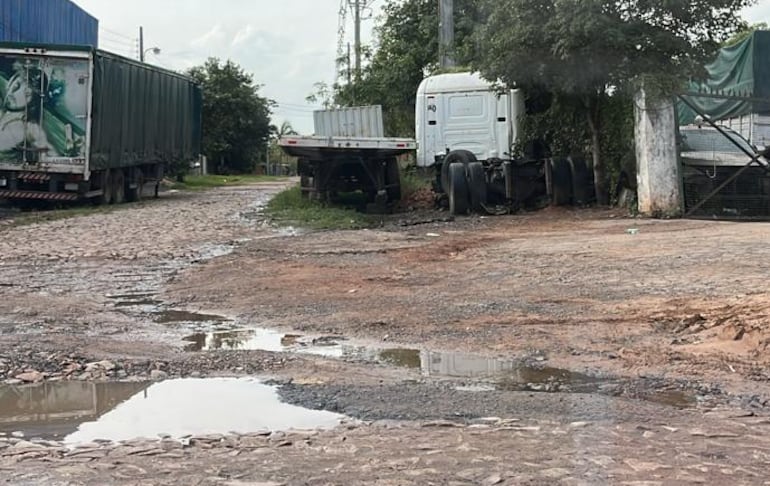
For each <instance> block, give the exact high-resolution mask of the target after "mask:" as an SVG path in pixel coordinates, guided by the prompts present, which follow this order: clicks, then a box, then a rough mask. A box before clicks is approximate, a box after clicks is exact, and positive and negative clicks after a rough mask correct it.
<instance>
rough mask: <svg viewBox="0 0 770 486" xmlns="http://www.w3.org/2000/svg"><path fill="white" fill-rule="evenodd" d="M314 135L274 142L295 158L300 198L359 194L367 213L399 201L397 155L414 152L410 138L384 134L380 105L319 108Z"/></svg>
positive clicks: (324, 198)
mask: <svg viewBox="0 0 770 486" xmlns="http://www.w3.org/2000/svg"><path fill="white" fill-rule="evenodd" d="M314 121H315V133H314V134H313V135H311V136H300V135H290V136H286V137H283V138H281V140H279V142H278V143H279V145H280V147H281V148H282V149H283V150H284V152H286V153H287V154H288V155H290V156H292V157H297V159H298V161H297V172H298V173H299V176H300V181H301V184H300V187H301V191H302V194H303V196H304V197H307V198H311V199H317V200H321V201H326V200H329V199H331V198H333V197H334V195H335V194H339V193H344V192H362V193H363V194H364V195H366V201H367V209H368V210H369V212H378V213H380V212H384V211H386V210H388V209H389V208H391V207H392V205H393V203H395V202H397V201H399V200H400V199H401V177H400V169H399V160H398V158H399V156H401V155H404V154H408V153H414V151H415V149H416V143H415V141H414V140H413V139H406V138H389V137H385V136H384V131H383V122H382V107H380V106H361V107H351V108H341V109H335V110H319V111H316V112H315V114H314Z"/></svg>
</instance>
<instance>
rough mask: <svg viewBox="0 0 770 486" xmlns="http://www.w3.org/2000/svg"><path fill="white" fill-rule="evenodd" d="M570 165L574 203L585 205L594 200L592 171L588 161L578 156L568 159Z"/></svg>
mask: <svg viewBox="0 0 770 486" xmlns="http://www.w3.org/2000/svg"><path fill="white" fill-rule="evenodd" d="M567 161H568V163H569V165H570V173H571V175H572V204H574V205H575V206H585V205H586V204H590V203H591V201H592V200H593V197H592V192H593V191H592V189H593V184H592V183H591V177H592V176H591V172H590V171H589V170H588V164H586V161H585V160H584V159H581V158H577V157H574V158H573V157H570V158H568V159H567Z"/></svg>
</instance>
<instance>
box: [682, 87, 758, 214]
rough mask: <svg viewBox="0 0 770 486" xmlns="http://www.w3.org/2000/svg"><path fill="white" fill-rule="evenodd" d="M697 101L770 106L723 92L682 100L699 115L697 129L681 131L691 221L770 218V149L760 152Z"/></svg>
mask: <svg viewBox="0 0 770 486" xmlns="http://www.w3.org/2000/svg"><path fill="white" fill-rule="evenodd" d="M692 98H712V99H716V100H733V101H745V102H748V103H751V104H752V105H755V104H757V105H760V104H761V105H765V106H767V105H770V99H761V98H753V97H750V96H737V95H732V94H724V93H705V92H697V93H694V92H690V93H685V94H682V95H679V100H680V101H681V102H682V103H683V104H684V105H686V106H687V107H689V108H690V109H691V110H693V111H694V112H695V113H697V114H698V115H699V116H698V119H697V121H696V123H695V124H694V125H687V126H680V127H679V130H678V142H679V147H680V161H681V175H682V182H683V189H684V200H685V214H686V216H688V217H693V218H709V219H747V220H751V219H762V220H764V219H770V165H769V163H768V158H767V156H768V154H770V146H768V147H755V146H754V145H753V144H752V143H751V142H750V141H749V140H747V138H746V137H744V136H743V135H741V134H740V133H739V132H738V131H736V130H733V129H731V128H730V127H728V126H726V124H724V123H723V122H721V121H712V120H711V119H710V118H709V117H708V115H707V114H706V113H703V112H702V111H700V110H699V108H698V107H697V106H696V103H693V102H692Z"/></svg>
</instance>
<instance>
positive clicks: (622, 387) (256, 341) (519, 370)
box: [185, 328, 699, 409]
mask: <svg viewBox="0 0 770 486" xmlns="http://www.w3.org/2000/svg"><path fill="white" fill-rule="evenodd" d="M185 342H186V343H187V344H186V346H185V349H186V350H187V351H192V352H201V351H217V350H244V351H268V352H285V353H296V354H307V355H316V356H323V357H326V358H333V359H341V360H345V361H350V362H365V363H373V364H383V365H389V366H395V367H400V368H408V369H414V370H419V371H420V374H421V375H422V376H426V377H435V378H451V379H463V380H465V383H462V385H460V386H458V387H456V390H458V391H465V392H473V393H483V392H490V391H523V392H536V393H578V394H580V393H582V394H602V395H608V396H626V397H629V398H634V399H640V400H644V401H648V402H654V403H658V404H661V405H666V406H672V407H677V408H681V409H685V408H692V407H695V406H697V405H698V402H699V398H698V397H699V395H698V394H697V393H696V392H695V391H691V390H685V389H676V388H672V385H670V384H669V385H667V386H668V388H667V387H666V385H665V384H662V383H657V382H649V380H632V379H621V378H613V377H606V376H595V375H589V374H584V373H577V372H574V371H570V370H566V369H560V368H552V367H547V366H542V365H539V364H530V363H527V362H522V361H517V360H506V359H499V358H490V357H485V356H479V355H473V354H467V353H457V352H445V351H431V350H419V349H409V348H379V347H376V346H370V345H362V344H359V343H353V342H350V341H349V340H347V339H346V338H344V337H341V336H316V337H313V336H303V335H302V334H299V333H284V332H278V331H274V330H271V329H265V328H253V329H240V330H228V331H215V332H206V333H198V334H194V335H192V336H189V337H187V338H185Z"/></svg>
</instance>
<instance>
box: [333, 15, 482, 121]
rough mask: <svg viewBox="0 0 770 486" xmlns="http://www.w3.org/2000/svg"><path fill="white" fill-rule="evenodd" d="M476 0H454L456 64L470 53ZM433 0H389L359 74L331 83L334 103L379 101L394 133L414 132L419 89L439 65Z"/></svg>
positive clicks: (476, 17) (374, 102)
mask: <svg viewBox="0 0 770 486" xmlns="http://www.w3.org/2000/svg"><path fill="white" fill-rule="evenodd" d="M477 3H478V0H455V18H456V19H457V20H456V24H457V25H456V28H455V30H456V49H455V55H456V57H457V60H458V63H459V64H461V65H462V64H468V63H469V62H470V59H471V56H472V54H473V48H472V45H471V35H470V34H471V33H472V32H473V30H474V28H475V25H476V23H477V22H478V14H479V12H478V9H477V8H476V5H477ZM438 18H439V12H438V1H436V0H387V2H386V4H385V5H384V7H383V10H382V14H381V15H380V17H379V20H378V25H377V26H376V28H375V37H376V39H377V41H376V45H375V46H374V47H375V48H374V50H373V52H374V53H373V54H372V55H371V58H370V59H369V62H368V64H367V65H366V66H365V67H364V69H363V72H362V75H361V78H360V79H358V80H354V82H353V83H351V84H350V85H338V86H336V87H335V90H334V91H335V96H334V101H335V103H336V104H338V105H365V104H378V105H382V107H383V116H384V118H385V129H386V132H387V133H388V134H389V135H392V136H414V109H415V98H416V95H417V88H418V87H419V85H420V83H421V82H422V80H423V79H424V78H425V77H426V76H427V75H429V74H432V73H434V72H435V71H436V70H437V69H438V58H439V43H438V25H439V20H438Z"/></svg>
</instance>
